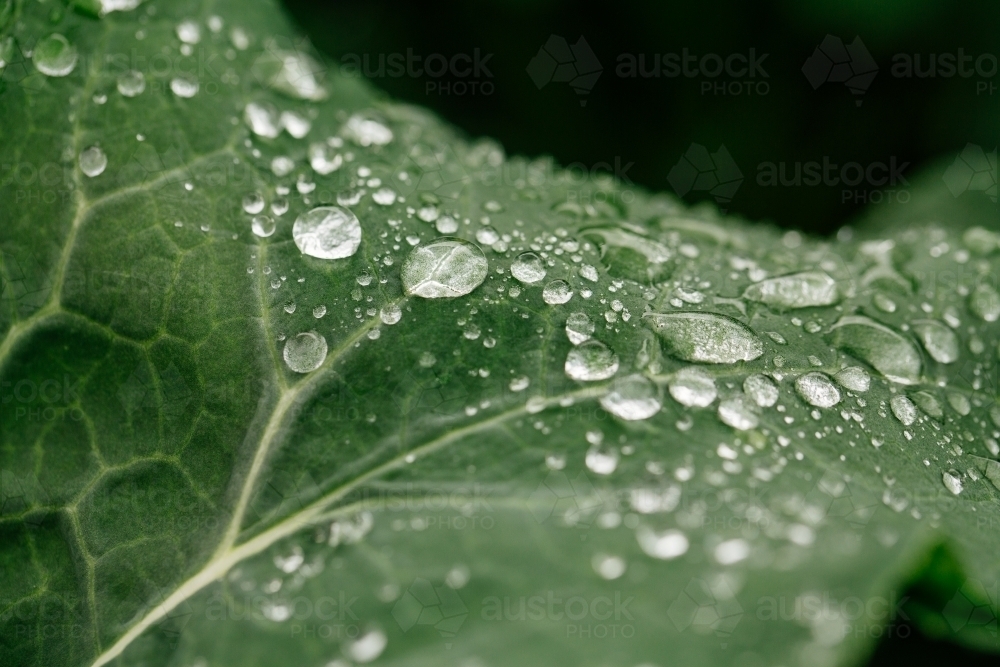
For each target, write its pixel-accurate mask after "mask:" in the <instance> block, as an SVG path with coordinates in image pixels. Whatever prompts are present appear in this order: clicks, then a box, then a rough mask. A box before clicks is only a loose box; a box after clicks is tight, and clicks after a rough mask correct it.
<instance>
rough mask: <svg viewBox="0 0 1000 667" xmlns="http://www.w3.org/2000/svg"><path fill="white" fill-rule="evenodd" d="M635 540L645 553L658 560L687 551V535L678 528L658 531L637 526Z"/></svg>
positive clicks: (673, 556)
mask: <svg viewBox="0 0 1000 667" xmlns="http://www.w3.org/2000/svg"><path fill="white" fill-rule="evenodd" d="M635 537H636V541H638V542H639V548H641V549H642V550H643V551H644V552H645V553H646V554H647V555H649V556H652V557H653V558H659V559H660V560H671V559H673V558H677V557H678V556H683V555H684V554H685V553H687V550H688V547H689V546H690V545H689V543H688V538H687V536H686V535H685V534H684V533H682V532H681V531H679V530H673V529H669V530H665V531H662V532H658V531H655V530H653V529H652V528H649V527H648V526H639V527H638V528H637V529H636V531H635Z"/></svg>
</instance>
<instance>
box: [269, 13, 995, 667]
mask: <svg viewBox="0 0 1000 667" xmlns="http://www.w3.org/2000/svg"><path fill="white" fill-rule="evenodd" d="M286 5H287V7H288V9H289V10H290V12H291V13H292V15H293V17H294V18H295V19H297V20H298V22H299V23H300V24H301V26H302V28H303V29H304V30H305V31H306V32H307V33H308V34H309V35H310V38H311V40H312V41H313V43H314V44H315V46H316V47H317V48H318V49H319V50H320V51H323V52H325V53H326V54H327V55H329V56H331V57H332V58H333V59H334V60H336V61H338V62H341V63H342V64H343V63H348V64H353V63H356V62H358V61H359V60H360V61H361V62H362V63H363V59H364V57H365V56H367V58H368V67H369V78H370V79H371V80H372V83H373V84H374V85H376V86H377V87H379V88H381V89H383V90H385V91H386V92H387V93H388V94H389V95H391V96H392V97H394V98H397V99H400V100H404V101H408V102H412V103H415V104H419V105H421V106H424V107H428V108H430V109H433V110H434V111H436V112H437V113H438V114H439V115H441V116H442V117H443V118H445V119H446V120H448V121H450V122H451V123H453V124H454V125H456V126H458V127H459V128H461V129H463V130H464V131H465V132H466V133H468V134H469V135H470V136H481V135H487V136H491V137H493V138H495V139H497V140H499V141H500V142H501V143H502V144H503V145H504V147H505V148H506V149H507V151H508V153H510V154H522V155H528V156H538V155H543V154H549V155H552V156H554V157H555V159H556V160H557V161H558V162H559V163H561V164H563V165H569V164H574V163H577V164H582V165H584V166H585V167H587V168H591V167H593V166H594V165H598V164H599V163H607V164H610V165H614V164H615V162H616V159H617V161H618V164H620V165H621V166H622V167H623V168H624V167H625V166H626V165H628V164H629V163H632V164H631V166H630V167H628V168H627V169H626V170H624V177H625V178H627V179H629V180H631V181H632V182H634V183H635V184H637V185H639V186H642V187H645V188H647V189H649V190H652V191H672V190H674V188H672V187H671V183H670V181H669V180H668V178H667V176H668V173H669V172H670V170H671V168H672V167H673V166H674V165H675V164H676V163H677V162H678V161H679V160H680V158H681V156H682V155H684V154H685V152H686V151H687V150H688V148H689V147H690V146H691V144H692V143H697V144H702V145H703V146H705V147H706V148H707V149H708V151H709V152H715V151H716V150H717V149H718V148H719V146H720V145H725V147H726V148H727V149H728V151H729V153H730V155H731V156H732V160H733V162H734V163H735V164H736V166H737V167H738V168H739V170H740V171H741V172H742V175H743V178H744V180H743V182H742V183H741V184H740V186H739V188H738V189H737V190H736V192H735V195H733V197H732V200H731V201H730V202H728V203H725V204H724V205H723V208H726V209H728V211H729V212H731V213H736V214H741V215H744V216H746V217H748V218H752V219H765V220H771V221H773V222H776V223H777V224H779V225H782V226H785V227H792V228H797V229H802V230H805V231H809V232H813V233H820V234H828V233H830V232H832V231H834V230H836V229H837V228H838V227H839V226H840V225H842V224H844V223H845V222H848V221H850V220H851V219H852V218H853V217H854V216H856V215H857V214H858V213H859V212H860V211H861V210H862V209H863V208H865V207H866V206H868V205H869V202H871V201H873V200H874V199H876V198H878V197H879V196H881V202H879V203H875V204H872V206H873V207H879V206H904V205H905V203H904V202H902V201H901V195H899V194H898V192H899V190H906V187H907V186H906V184H904V183H900V184H896V185H895V186H893V185H887V186H884V187H883V188H881V189H880V188H879V187H877V186H874V185H868V184H864V183H862V184H860V185H858V186H856V187H852V188H848V195H847V196H846V197H845V193H844V189H845V188H844V187H843V186H836V185H817V186H813V187H809V186H774V187H772V186H763V185H760V184H759V183H758V180H757V177H758V170H759V168H760V165H761V164H762V163H766V162H771V163H780V162H785V163H787V164H788V165H789V166H792V164H793V163H796V162H800V163H804V162H809V161H816V162H822V161H823V159H824V158H827V159H828V160H829V161H830V162H833V163H836V164H838V165H843V164H844V163H848V162H857V163H859V164H861V165H862V166H867V165H870V164H871V163H873V162H884V163H888V162H890V160H891V159H893V158H895V160H896V161H897V162H898V163H909V165H908V166H907V167H906V168H905V169H904V170H903V172H902V173H903V176H904V178H907V179H909V178H910V177H912V176H913V175H915V174H917V173H918V172H920V171H921V169H922V168H926V167H928V166H930V165H932V164H934V163H935V162H936V163H937V164H936V166H937V167H938V168H941V167H942V165H944V166H946V165H947V163H948V162H950V160H952V159H953V158H954V156H955V155H956V154H957V153H958V152H959V151H960V150H961V149H962V148H963V147H964V146H965V145H966V144H967V143H973V144H978V145H980V146H982V147H983V148H984V149H985V150H986V151H992V150H993V149H994V148H995V147H996V146H997V141H998V136H1000V75H998V74H997V73H996V72H992V74H993V75H992V76H991V77H985V78H984V77H981V76H979V75H978V74H976V73H974V74H973V75H972V76H971V77H968V78H963V77H961V76H958V75H955V76H950V77H949V76H943V74H944V73H945V72H944V68H943V67H941V63H940V62H938V70H937V75H936V76H928V77H917V76H911V77H905V76H895V75H894V73H893V66H894V60H895V59H896V57H897V54H909V55H910V56H911V57H912V56H914V55H916V54H919V56H920V59H921V69H922V70H927V67H928V62H929V59H930V56H931V55H932V54H933V55H934V56H935V57H936V58H940V56H941V54H953V55H957V54H958V52H959V49H962V50H963V51H964V53H965V54H966V55H971V56H973V59H975V58H976V57H978V56H980V55H982V54H991V55H992V56H993V59H992V60H990V61H988V62H986V63H985V64H986V65H987V67H989V68H990V69H992V66H993V63H995V62H996V57H997V56H998V55H1000V2H998V1H997V0H988V1H986V0H984V1H981V2H955V1H954V0H841V1H837V0H811V1H809V2H801V1H795V0H765V1H757V2H736V1H733V2H713V1H711V0H701V1H695V2H684V3H680V2H641V3H640V2H634V3H606V2H569V1H567V0H506V1H501V0H478V1H476V2H458V1H445V2H437V3H434V4H433V5H432V4H430V3H423V2H413V1H412V0H409V1H406V0H397V1H387V0H351V1H344V0H339V1H338V2H329V1H325V2H321V1H319V0H286ZM551 35H559V36H562V37H564V38H565V39H566V40H567V41H568V42H569V44H576V43H577V41H578V40H579V38H580V37H581V36H583V37H584V38H585V39H586V42H587V43H588V44H589V46H590V49H591V50H592V51H593V54H594V56H595V57H596V59H597V61H598V62H599V63H600V66H601V67H602V69H601V73H600V76H599V77H598V78H597V80H596V83H593V85H592V87H591V88H590V90H589V92H588V93H587V94H585V95H581V94H579V93H578V92H577V91H576V90H574V88H573V87H571V86H570V85H569V84H568V83H566V82H557V81H551V82H549V83H547V84H546V85H543V86H542V87H541V88H538V87H537V86H536V85H535V83H534V82H533V80H532V78H531V76H529V74H528V72H527V67H528V64H529V63H530V62H531V60H532V59H533V58H534V57H535V56H536V55H537V54H538V51H539V49H540V48H541V47H542V46H543V45H544V44H546V42H547V41H548V40H549V37H550V36H551ZM827 35H833V36H834V37H838V38H840V39H841V40H842V41H843V43H844V44H848V43H851V42H853V41H854V39H855V38H856V37H860V38H861V40H862V42H863V43H864V46H865V47H866V49H867V50H868V52H869V53H870V54H871V57H872V58H873V60H874V61H875V64H876V65H877V67H878V71H877V74H876V75H875V78H874V79H873V80H872V81H871V84H870V85H869V86H868V88H867V89H866V90H865V91H864V92H863V94H860V95H859V94H853V93H852V92H851V91H850V90H849V89H848V88H847V87H846V86H845V85H844V84H843V83H837V82H826V83H823V84H822V85H820V86H819V87H818V88H816V89H814V88H813V87H812V85H810V82H809V81H808V80H807V78H806V76H805V75H804V74H803V71H802V68H803V65H804V64H805V63H806V61H807V59H809V58H810V56H812V55H813V53H814V50H815V49H816V47H817V46H818V45H819V44H820V43H821V42H822V41H823V40H824V38H826V36H827ZM685 48H686V49H687V50H688V52H689V53H690V54H693V55H696V56H698V57H699V58H700V57H702V56H704V55H706V54H718V55H719V56H721V57H722V58H723V59H725V58H726V57H727V56H729V55H730V54H733V53H742V54H744V55H749V52H750V49H754V50H755V52H756V53H757V55H758V57H760V56H761V55H763V54H767V57H766V58H765V59H764V60H763V63H762V67H763V69H764V70H765V71H766V72H767V75H768V76H767V77H766V78H761V77H757V78H754V79H748V78H738V79H733V78H732V77H729V76H727V75H726V74H724V73H723V74H722V75H720V76H718V77H716V78H714V79H713V78H710V77H707V76H703V75H701V74H699V75H698V76H696V77H693V78H688V77H684V76H679V77H674V78H670V77H666V76H660V77H649V78H643V77H640V76H637V77H635V78H626V77H620V76H618V73H617V71H616V70H617V68H618V64H619V55H620V54H633V55H635V56H636V58H638V56H639V55H640V54H643V55H644V56H645V57H646V62H647V68H648V67H649V66H650V63H651V62H652V58H653V57H654V56H655V54H666V53H678V54H681V53H683V50H684V49H685ZM476 49H479V51H480V53H481V54H482V56H483V57H485V56H486V55H487V54H492V56H491V57H490V58H489V60H488V61H486V68H487V69H488V70H489V74H490V75H489V76H487V75H486V74H485V73H481V76H479V77H476V76H474V75H473V76H454V75H452V74H450V73H446V74H445V75H443V76H440V77H432V76H428V75H427V74H423V75H420V76H409V75H405V74H404V75H403V76H391V75H390V70H389V64H388V63H386V69H385V70H384V72H383V73H382V74H381V75H380V74H379V73H378V71H377V70H378V66H379V56H380V54H381V55H382V56H383V57H388V56H389V54H403V56H404V57H405V56H406V54H407V52H408V50H411V52H412V53H413V54H414V55H418V56H421V57H422V58H423V59H426V58H427V57H428V56H431V55H432V54H441V55H443V56H444V57H445V58H447V59H451V58H452V57H453V56H455V55H456V54H469V56H470V57H471V56H472V55H474V53H475V51H476ZM974 64H975V62H974V60H973V63H972V65H971V67H972V68H974ZM987 73H989V72H987ZM734 81H735V82H737V86H739V92H740V94H737V95H733V94H731V92H733V90H734V88H729V91H727V93H728V94H716V93H715V92H714V87H711V88H710V89H709V90H708V91H704V90H703V85H704V84H705V83H708V84H709V86H712V85H713V84H716V83H724V84H727V86H728V84H731V83H732V82H734ZM748 81H749V82H751V84H753V85H752V86H751V87H752V88H753V90H752V91H751V93H750V94H747V92H746V85H745V83H744V82H748ZM760 82H766V93H765V94H762V93H763V92H764V90H765V88H761V87H759V86H757V85H756V84H758V83H760ZM457 84H464V89H463V87H462V86H458V87H456V85H457ZM460 90H464V93H459V91H460ZM582 99H585V100H586V105H585V106H584V105H581V104H580V101H581V100H582ZM859 101H860V105H859V104H857V102H859ZM941 160H944V162H941ZM886 190H888V191H891V192H886ZM873 193H875V195H874V197H873ZM973 194H978V193H973ZM902 197H905V193H904V194H903V195H902ZM684 199H685V200H686V201H689V202H692V203H694V202H698V201H702V200H712V199H713V197H712V195H711V194H709V193H708V192H704V191H702V192H698V191H690V192H687V193H686V194H685V196H684ZM845 199H846V201H845ZM997 227H998V228H1000V214H998V218H997ZM910 593H911V595H912V596H913V597H914V598H915V599H917V600H922V601H923V602H925V603H928V604H930V605H931V606H936V605H937V602H940V601H937V602H935V601H934V600H930V599H925V598H927V596H926V595H922V594H921V585H919V583H918V584H915V585H914V587H913V588H911V590H910ZM937 606H939V605H937ZM889 634H891V635H892V636H893V637H894V638H893V639H886V640H884V641H882V642H881V644H880V645H879V648H878V650H877V651H876V653H875V655H874V656H873V657H872V660H871V663H870V664H872V665H880V666H881V665H906V666H907V667H913V666H914V665H924V664H927V665H931V664H934V665H937V664H962V665H964V666H965V667H972V666H975V665H996V664H998V659H997V657H996V656H990V655H985V654H978V653H975V652H973V651H970V650H967V649H964V648H961V647H957V646H955V645H952V644H949V643H947V642H945V641H939V640H932V639H929V638H926V637H922V636H920V635H919V633H918V632H917V631H916V630H914V629H911V631H910V633H909V636H908V637H907V638H906V639H899V638H898V636H899V635H900V634H904V635H905V634H907V633H906V632H905V631H904V632H902V633H900V632H899V628H898V627H897V628H896V631H894V632H891V633H889Z"/></svg>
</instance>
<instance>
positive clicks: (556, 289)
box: [542, 280, 573, 306]
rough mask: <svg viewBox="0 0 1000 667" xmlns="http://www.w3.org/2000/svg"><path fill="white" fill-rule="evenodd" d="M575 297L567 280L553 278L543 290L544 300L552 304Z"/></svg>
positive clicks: (564, 301)
mask: <svg viewBox="0 0 1000 667" xmlns="http://www.w3.org/2000/svg"><path fill="white" fill-rule="evenodd" d="M572 298H573V290H572V289H570V286H569V283H567V282H566V281H565V280H553V281H552V282H550V283H549V284H548V285H546V286H545V289H543V290H542V301H544V302H545V303H547V304H549V305H550V306H557V305H559V304H563V303H566V302H567V301H569V300H570V299H572Z"/></svg>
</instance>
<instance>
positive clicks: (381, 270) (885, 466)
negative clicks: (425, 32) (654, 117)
mask: <svg viewBox="0 0 1000 667" xmlns="http://www.w3.org/2000/svg"><path fill="white" fill-rule="evenodd" d="M77 6H80V7H86V6H89V5H86V4H85V3H84V4H79V5H77ZM104 6H105V7H108V6H109V4H108V3H105V4H104ZM4 7H12V9H11V10H10V11H11V12H12V14H11V15H10V19H11V20H7V19H3V20H0V25H3V26H4V27H3V28H2V29H3V33H2V36H0V45H2V48H3V49H4V53H5V54H10V55H9V57H7V56H5V58H4V61H5V65H4V69H3V76H2V79H3V89H2V92H0V115H2V117H3V118H4V123H3V125H2V126H0V163H2V166H3V172H2V176H0V178H2V181H0V199H2V201H3V204H4V205H3V207H2V208H0V251H2V252H0V261H2V264H0V276H2V281H3V283H2V301H0V336H2V342H0V387H2V391H0V397H2V403H0V411H2V412H0V414H2V420H0V533H2V535H3V539H2V540H0V638H2V641H0V657H2V662H3V664H4V665H45V666H58V665H103V664H109V663H113V664H120V665H230V664H231V665H273V664H279V663H280V664H286V663H287V664H301V665H317V666H318V665H326V664H335V665H337V664H341V663H337V662H336V660H338V659H342V660H349V661H353V662H355V663H362V662H366V661H370V660H375V661H376V662H378V663H379V664H406V665H419V664H427V665H439V664H459V665H474V664H490V665H506V664H509V665H549V664H580V665H589V664H593V665H605V664H636V663H640V662H641V663H653V664H718V665H725V664H741V665H745V664H758V663H759V664H764V663H765V662H768V663H774V664H809V665H816V664H819V665H834V664H845V665H846V664H854V663H856V662H858V661H859V660H861V659H863V657H864V656H865V655H867V654H868V653H870V651H871V650H872V647H873V645H874V644H875V642H876V641H878V639H879V638H880V637H882V636H884V635H885V633H886V632H888V631H889V629H890V628H891V627H894V626H891V624H892V623H896V622H900V621H908V620H912V621H914V622H916V623H919V625H920V627H921V628H923V629H924V630H925V631H926V632H930V633H936V634H939V635H941V636H944V637H948V638H951V639H954V640H957V641H962V642H966V643H969V644H972V645H977V646H980V647H985V648H990V649H994V650H995V649H996V648H997V647H996V617H997V595H996V591H997V588H996V587H997V580H998V576H1000V572H998V570H1000V565H998V561H997V559H996V551H997V546H998V544H997V539H996V531H995V530H994V529H995V523H994V522H995V521H996V513H997V507H998V503H997V500H998V495H997V494H998V488H1000V463H998V462H997V456H998V453H1000V447H998V445H997V439H998V437H1000V433H998V430H1000V409H998V408H997V404H996V398H997V393H998V389H997V387H998V384H997V373H998V340H1000V335H998V332H1000V322H998V318H1000V296H997V291H996V288H997V284H996V283H997V279H996V276H997V275H998V271H1000V261H998V256H1000V255H998V252H997V243H996V233H995V231H990V229H993V230H995V229H996V205H995V202H991V201H989V199H988V197H987V196H985V195H983V193H981V192H975V191H969V192H964V193H959V194H958V195H957V196H956V195H955V194H954V193H953V192H949V191H948V189H946V187H945V182H944V181H942V179H941V173H940V171H938V172H936V173H934V174H932V175H931V176H929V177H928V178H927V180H926V181H923V182H921V184H920V185H919V189H918V190H917V192H916V194H915V195H914V200H913V201H914V203H915V205H914V206H913V207H912V209H905V208H904V207H903V206H900V207H899V209H900V210H894V211H889V212H888V213H887V214H886V215H885V216H883V217H884V219H886V220H890V221H891V226H889V227H880V223H879V222H878V220H877V219H876V220H872V221H869V222H866V223H865V224H863V225H862V226H860V227H859V228H858V229H856V230H855V231H854V233H853V236H852V235H851V234H848V233H842V234H841V235H840V236H839V237H838V240H820V239H812V238H803V237H802V236H801V235H799V234H797V233H794V232H790V233H785V234H782V233H781V232H779V231H778V230H776V229H774V228H771V227H769V226H766V225H759V224H750V223H747V222H745V221H742V220H738V219H736V218H733V217H723V216H721V215H719V214H717V213H714V212H712V211H710V210H706V209H696V210H692V209H686V208H684V207H683V206H682V205H681V204H680V203H679V202H677V201H676V200H674V199H672V198H670V197H667V196H663V195H650V194H648V193H645V192H636V191H632V190H626V189H624V188H623V187H622V186H621V185H620V184H618V183H615V182H613V181H612V180H610V179H607V178H601V177H598V178H596V179H591V180H588V181H586V182H584V183H581V182H580V180H579V179H578V178H574V177H572V176H571V175H570V174H567V173H565V172H563V171H560V170H559V169H557V168H555V167H553V165H552V164H551V162H550V161H548V160H545V159H536V160H528V159H524V158H517V157H508V156H505V155H504V153H503V150H502V148H501V147H499V146H498V145H496V144H495V143H494V142H491V141H489V140H478V141H469V140H466V139H463V138H462V137H460V136H458V134H457V133H456V132H455V131H454V130H452V129H450V128H448V127H447V126H445V125H444V124H442V123H441V122H440V121H438V120H437V119H435V118H433V117H432V116H430V115H428V114H427V113H425V112H423V111H421V110H419V109H415V108H412V107H408V106H403V105H398V104H394V103H392V102H390V101H388V100H385V99H383V98H382V97H381V96H379V95H378V94H376V93H375V92H374V91H373V90H372V89H371V88H370V87H369V86H368V85H367V84H365V83H363V82H361V81H359V80H357V79H354V78H350V77H347V76H344V75H341V74H339V73H338V72H336V71H332V70H331V71H326V70H325V66H324V65H323V63H324V61H323V60H322V59H321V58H320V57H319V56H318V55H316V54H314V53H312V52H311V50H310V48H309V46H308V45H307V44H306V43H304V42H302V41H300V40H299V39H298V37H297V35H296V33H295V32H294V30H293V29H291V28H290V27H289V26H288V23H287V21H286V19H285V18H284V16H283V15H282V13H281V12H280V11H279V10H278V9H277V8H275V7H274V6H272V5H271V4H269V3H266V2H255V3H246V2H235V1H230V2H217V3H213V4H212V5H211V9H210V10H205V9H201V8H199V7H198V6H197V4H196V3H183V2H178V3H170V4H166V3H161V4H156V5H153V4H142V5H140V6H139V7H138V8H136V9H133V10H126V11H115V12H111V13H108V14H106V15H105V16H104V17H103V18H100V19H99V20H94V19H93V18H89V17H87V16H85V15H84V14H83V13H80V12H61V11H60V12H52V11H51V9H50V8H48V7H47V5H46V4H45V3H21V2H18V3H14V4H13V5H11V4H10V3H8V4H6V5H4ZM4 11H7V10H4ZM4 16H6V14H4V13H0V17H4ZM189 22H192V23H189ZM53 34H57V35H60V36H61V37H62V38H64V40H65V43H64V41H63V39H60V38H53V37H52V35H53ZM181 38H183V39H184V43H183V44H182V42H181V41H180V40H181ZM43 39H45V40H47V41H46V42H45V43H44V45H45V46H46V48H45V49H42V50H38V51H33V49H34V47H35V45H37V44H39V43H40V42H41V40H43ZM53 40H54V41H53ZM28 54H32V55H31V56H29V55H28ZM74 57H75V58H76V59H75V61H74V60H73V58H74ZM39 58H41V59H42V61H44V62H40V61H39ZM71 65H72V68H71V69H69V71H66V70H67V68H69V67H70V66H71ZM130 70H136V71H138V72H141V73H142V75H143V76H142V77H141V78H140V77H139V76H138V75H136V74H134V73H130ZM44 72H48V74H46V73H44ZM140 83H141V84H142V85H140ZM140 88H141V89H142V90H141V91H139V89H140ZM121 91H125V93H123V92H121ZM278 112H285V115H284V116H281V115H279V113H278ZM289 113H291V114H294V115H291V116H289V115H288V114H289ZM303 130H307V131H306V132H305V133H304V134H303ZM297 137H298V138H297ZM95 147H96V148H95ZM98 149H99V150H98ZM279 158H286V159H279ZM105 160H106V163H105ZM289 165H290V166H289ZM993 169H994V179H995V163H994V166H993ZM278 173H280V174H282V175H281V176H278V175H276V174H278ZM948 182H950V183H952V184H953V183H954V179H951V181H948ZM609 202H610V203H609ZM918 204H919V205H918ZM286 206H287V210H284V209H285V207H286ZM319 206H333V207H338V208H339V209H340V211H337V210H334V211H328V215H323V214H314V215H313V216H312V217H310V218H309V219H308V220H306V219H305V218H303V222H302V223H301V226H300V227H299V231H298V232H295V231H293V229H294V227H295V224H294V223H295V221H296V220H297V219H299V218H300V216H303V215H304V214H306V213H307V212H309V211H311V210H313V209H315V208H317V207H319ZM259 215H268V216H270V218H271V220H270V221H268V220H264V219H257V220H256V221H254V217H255V216H259ZM876 218H877V216H876ZM310 220H311V222H310ZM272 223H273V227H274V231H273V234H269V232H270V231H271V228H272ZM355 223H357V226H355ZM887 224H888V223H887ZM324 225H325V227H324ZM975 225H978V227H974V226H975ZM254 229H256V232H255V231H254ZM359 229H360V237H359V236H358V234H359V232H358V230H359ZM880 230H883V231H880ZM258 232H259V233H258ZM882 233H886V234H888V235H887V236H880V234H882ZM307 234H312V237H311V240H310V239H306V235H307ZM331 237H333V238H334V239H335V240H336V241H337V243H333V242H331ZM442 238H445V239H446V240H443V241H442V240H441V239H442ZM455 239H459V241H456V240H455ZM523 253H532V254H533V255H534V256H522V255H523ZM484 262H485V266H484V264H483V263H484ZM515 264H517V265H518V266H517V268H515V269H514V270H513V271H512V268H511V267H512V266H514V265H515ZM484 269H485V272H484ZM540 269H544V272H545V275H544V277H539V274H540V273H541V271H540ZM512 274H513V275H512ZM514 276H516V277H514ZM558 281H562V283H559V282H558ZM428 297H430V298H428ZM567 297H568V298H567ZM567 322H569V323H570V326H569V328H567ZM324 353H325V354H324ZM573 378H576V379H573ZM911 590H919V591H924V594H922V595H921V597H920V598H919V599H914V600H911V601H909V602H908V601H907V600H906V598H907V596H908V595H909V591H911Z"/></svg>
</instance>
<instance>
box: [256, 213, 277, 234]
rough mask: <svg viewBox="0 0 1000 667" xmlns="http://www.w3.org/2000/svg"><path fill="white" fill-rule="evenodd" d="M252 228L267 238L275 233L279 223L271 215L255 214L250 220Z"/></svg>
mask: <svg viewBox="0 0 1000 667" xmlns="http://www.w3.org/2000/svg"><path fill="white" fill-rule="evenodd" d="M250 228H251V229H252V230H253V233H254V234H256V235H257V236H259V237H261V238H265V239H266V238H267V237H268V236H270V235H271V234H274V230H275V229H277V225H276V224H275V222H274V219H273V218H271V216H268V215H255V216H254V217H253V220H251V222H250Z"/></svg>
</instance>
